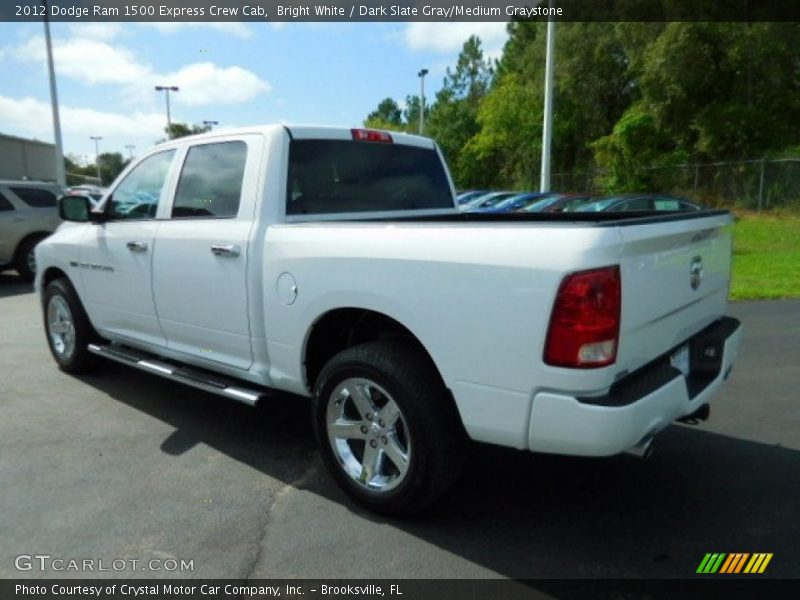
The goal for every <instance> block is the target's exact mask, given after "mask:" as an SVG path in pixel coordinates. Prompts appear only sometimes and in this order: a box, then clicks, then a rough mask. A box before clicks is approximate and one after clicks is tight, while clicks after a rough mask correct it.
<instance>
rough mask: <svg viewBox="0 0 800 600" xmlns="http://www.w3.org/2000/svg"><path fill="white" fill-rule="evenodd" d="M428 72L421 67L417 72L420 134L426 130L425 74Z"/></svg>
mask: <svg viewBox="0 0 800 600" xmlns="http://www.w3.org/2000/svg"><path fill="white" fill-rule="evenodd" d="M427 74H428V69H421V70H420V72H419V73H417V77H419V88H420V94H419V134H420V135H422V134H423V133H424V132H425V75H427Z"/></svg>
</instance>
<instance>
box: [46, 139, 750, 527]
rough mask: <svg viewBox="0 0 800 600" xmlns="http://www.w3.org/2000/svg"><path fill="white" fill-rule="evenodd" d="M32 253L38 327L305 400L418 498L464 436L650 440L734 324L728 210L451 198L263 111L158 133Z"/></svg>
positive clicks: (602, 445)
mask: <svg viewBox="0 0 800 600" xmlns="http://www.w3.org/2000/svg"><path fill="white" fill-rule="evenodd" d="M90 208H91V206H90V202H89V200H88V199H86V198H80V197H69V196H65V197H64V198H63V199H62V200H61V211H62V216H63V217H64V218H66V219H68V220H71V221H76V222H78V223H80V224H78V225H75V226H71V227H67V228H61V229H60V230H59V231H58V232H57V233H56V234H55V235H53V236H51V237H50V238H48V239H47V240H46V241H45V242H43V243H42V244H41V245H40V246H39V247H38V248H37V259H38V262H39V265H40V271H39V273H38V274H37V282H36V285H37V289H38V290H39V292H40V293H41V296H42V302H43V308H44V321H45V327H46V333H47V340H48V342H49V344H50V349H51V351H52V354H53V357H54V358H55V360H56V362H57V363H58V365H59V366H60V367H61V368H62V369H63V370H65V371H68V372H79V371H82V370H85V369H88V368H91V367H94V366H96V364H97V359H98V358H100V357H104V358H106V359H109V360H113V361H118V362H121V363H124V364H127V365H130V366H132V367H135V368H138V369H141V370H143V371H146V372H147V373H151V374H154V375H158V376H161V377H166V378H169V379H173V380H177V381H180V382H183V383H185V384H187V385H192V386H195V387H198V388H201V389H203V390H206V391H210V392H214V393H216V394H219V395H221V396H224V397H227V398H231V399H235V400H239V401H242V402H246V403H248V404H256V403H258V402H260V401H263V400H266V399H270V400H269V401H291V399H290V397H288V396H284V397H283V398H281V399H280V400H279V398H278V397H276V396H275V394H274V392H275V391H276V390H283V391H287V392H292V393H295V394H300V395H304V396H312V397H313V407H314V409H313V423H314V428H315V431H316V435H317V439H318V443H319V446H320V450H321V452H322V456H323V458H324V460H325V462H326V464H327V465H328V467H329V468H330V470H331V472H332V474H333V476H334V477H335V478H336V480H337V481H338V483H339V484H340V485H341V486H342V487H343V489H344V490H345V491H346V492H347V493H348V494H350V495H351V496H352V497H353V498H355V499H357V500H358V501H359V502H361V503H363V504H365V505H367V506H368V507H370V508H372V509H374V510H378V511H384V512H392V513H408V512H413V511H415V510H418V509H420V508H422V507H424V506H426V505H427V504H429V503H430V502H432V501H433V500H435V499H436V498H437V497H439V496H440V495H441V494H442V493H444V492H445V491H446V490H447V489H448V487H449V486H450V484H451V483H452V482H453V481H454V480H455V479H456V478H457V477H458V474H459V473H460V471H461V468H462V466H463V459H464V452H463V451H464V447H465V442H466V440H467V439H469V438H471V439H473V440H479V441H482V442H489V443H493V444H500V445H503V446H509V447H512V448H519V449H526V450H532V451H539V452H555V453H562V454H574V455H585V456H607V455H612V454H617V453H620V452H623V451H625V450H628V449H631V448H637V449H640V450H641V451H643V452H644V451H646V450H647V449H648V448H649V445H650V442H651V440H652V438H653V436H654V435H656V434H657V433H658V432H659V431H660V430H662V429H663V428H665V427H666V426H668V425H669V424H670V423H672V422H673V421H675V420H676V419H679V418H681V417H686V416H689V415H700V416H703V415H704V414H705V412H706V410H707V404H708V402H709V400H710V398H711V396H712V395H713V394H714V393H715V392H717V391H718V390H719V388H720V387H721V385H722V383H723V381H724V380H725V379H726V378H727V377H728V373H729V372H730V370H731V367H732V364H733V360H734V357H735V355H736V352H737V348H738V344H739V340H740V337H741V329H740V327H739V323H738V321H736V320H735V319H731V318H729V317H726V316H725V311H726V303H727V295H728V283H729V276H730V266H731V218H730V215H729V214H728V213H727V212H724V211H695V212H691V213H683V214H676V213H673V214H669V215H663V214H658V215H653V214H652V213H634V212H626V213H618V214H614V213H547V214H545V213H515V214H479V213H462V212H460V211H458V209H457V208H456V206H455V202H454V193H453V186H452V182H451V181H450V176H449V174H448V172H447V169H446V167H445V164H444V161H443V159H442V156H441V154H440V152H439V150H438V148H437V147H436V145H435V144H434V142H433V141H432V140H430V139H426V138H422V137H417V136H411V135H406V134H401V133H387V132H380V131H372V130H363V129H353V130H351V129H342V128H322V127H294V126H286V127H284V126H278V125H276V126H265V127H254V128H250V129H243V130H240V131H236V132H224V133H223V132H214V133H209V134H204V135H200V136H194V137H187V138H182V139H179V140H175V141H171V142H168V143H165V144H163V145H161V146H158V147H156V148H154V149H153V150H151V151H150V152H147V153H145V154H144V155H142V156H141V157H139V158H138V159H137V160H136V161H135V162H134V163H133V164H131V165H130V166H129V167H128V168H127V169H126V170H125V172H124V173H122V174H121V175H120V177H119V178H118V179H117V181H116V182H115V183H114V184H113V185H112V186H111V188H110V191H109V193H108V195H107V196H106V199H105V204H104V206H103V207H102V208H101V209H100V210H99V211H98V212H92V211H91V210H90Z"/></svg>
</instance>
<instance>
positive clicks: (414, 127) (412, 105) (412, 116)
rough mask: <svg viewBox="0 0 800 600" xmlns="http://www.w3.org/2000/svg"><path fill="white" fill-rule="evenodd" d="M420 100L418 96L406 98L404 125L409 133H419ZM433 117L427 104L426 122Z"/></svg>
mask: <svg viewBox="0 0 800 600" xmlns="http://www.w3.org/2000/svg"><path fill="white" fill-rule="evenodd" d="M420 104H421V102H420V99H419V96H417V95H416V94H409V95H408V96H406V107H405V108H404V109H403V123H404V125H405V130H406V131H407V132H408V133H419V109H420ZM430 116H431V107H430V104H428V102H426V103H425V121H427V120H428V119H429V118H430Z"/></svg>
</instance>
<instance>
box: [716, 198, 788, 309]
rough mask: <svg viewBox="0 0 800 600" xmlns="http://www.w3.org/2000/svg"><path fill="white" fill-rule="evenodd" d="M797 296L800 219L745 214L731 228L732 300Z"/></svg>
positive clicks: (786, 216)
mask: <svg viewBox="0 0 800 600" xmlns="http://www.w3.org/2000/svg"><path fill="white" fill-rule="evenodd" d="M796 297H800V216H796V215H785V216H766V215H754V214H752V213H751V214H744V215H741V218H740V219H739V220H738V221H737V222H736V225H735V226H734V229H733V282H732V285H731V298H732V299H733V300H761V299H772V298H796Z"/></svg>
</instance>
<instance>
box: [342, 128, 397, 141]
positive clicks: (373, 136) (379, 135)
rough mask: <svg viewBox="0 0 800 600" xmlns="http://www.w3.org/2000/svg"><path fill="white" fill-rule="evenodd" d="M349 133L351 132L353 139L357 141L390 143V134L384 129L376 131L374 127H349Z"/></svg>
mask: <svg viewBox="0 0 800 600" xmlns="http://www.w3.org/2000/svg"><path fill="white" fill-rule="evenodd" d="M350 133H352V134H353V139H354V140H355V141H357V142H383V143H384V144H391V143H392V136H391V135H389V134H388V133H386V132H385V131H378V130H376V129H351V130H350Z"/></svg>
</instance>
